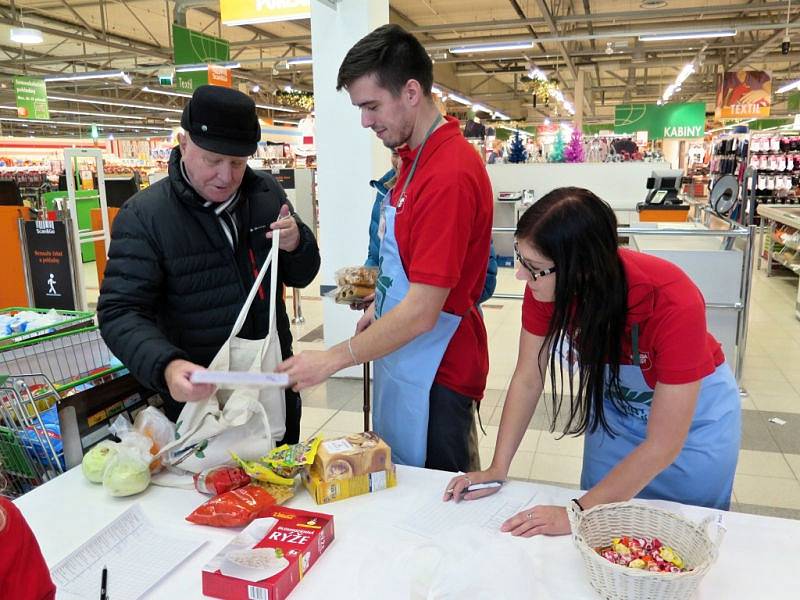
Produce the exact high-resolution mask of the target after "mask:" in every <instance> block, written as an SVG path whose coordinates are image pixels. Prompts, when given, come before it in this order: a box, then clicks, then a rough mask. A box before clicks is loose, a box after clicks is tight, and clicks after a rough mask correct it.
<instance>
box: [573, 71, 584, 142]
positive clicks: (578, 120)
mask: <svg viewBox="0 0 800 600" xmlns="http://www.w3.org/2000/svg"><path fill="white" fill-rule="evenodd" d="M583 82H584V78H583V71H581V70H580V69H578V77H577V78H576V79H575V129H577V130H578V131H580V130H581V128H582V127H583V103H584V96H585V94H584V85H583Z"/></svg>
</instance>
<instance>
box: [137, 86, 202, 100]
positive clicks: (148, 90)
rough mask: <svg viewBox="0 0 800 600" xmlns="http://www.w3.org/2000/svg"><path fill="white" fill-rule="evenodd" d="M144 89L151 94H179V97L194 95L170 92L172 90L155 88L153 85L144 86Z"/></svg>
mask: <svg viewBox="0 0 800 600" xmlns="http://www.w3.org/2000/svg"><path fill="white" fill-rule="evenodd" d="M142 91H143V92H149V93H151V94H162V95H163V96H177V97H178V98H191V97H192V95H191V94H185V93H181V92H170V91H167V90H161V89H154V88H151V87H148V86H144V87H143V88H142Z"/></svg>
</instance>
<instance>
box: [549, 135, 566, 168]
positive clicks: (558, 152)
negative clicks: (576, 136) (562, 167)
mask: <svg viewBox="0 0 800 600" xmlns="http://www.w3.org/2000/svg"><path fill="white" fill-rule="evenodd" d="M549 158H550V162H564V135H563V134H562V133H561V128H560V127H559V128H558V132H557V133H556V139H555V141H554V142H553V150H552V151H551V152H550V157H549Z"/></svg>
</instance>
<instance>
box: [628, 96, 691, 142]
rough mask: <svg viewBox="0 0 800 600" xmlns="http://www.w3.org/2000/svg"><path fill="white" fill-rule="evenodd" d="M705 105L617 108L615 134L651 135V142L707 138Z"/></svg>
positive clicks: (635, 105) (688, 104) (636, 105)
mask: <svg viewBox="0 0 800 600" xmlns="http://www.w3.org/2000/svg"><path fill="white" fill-rule="evenodd" d="M705 127H706V105H705V103H704V102H688V103H686V104H664V105H661V106H659V105H658V104H621V105H619V106H617V107H616V108H615V109H614V133H623V134H631V135H633V134H635V133H637V132H640V131H645V132H647V138H648V139H651V140H658V139H670V138H697V137H703V134H704V132H705Z"/></svg>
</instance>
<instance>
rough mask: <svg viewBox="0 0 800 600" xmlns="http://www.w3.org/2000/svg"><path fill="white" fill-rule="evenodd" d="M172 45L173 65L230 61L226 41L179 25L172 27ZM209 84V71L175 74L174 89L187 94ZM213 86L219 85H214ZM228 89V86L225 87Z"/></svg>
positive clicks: (229, 52) (228, 47) (229, 51)
mask: <svg viewBox="0 0 800 600" xmlns="http://www.w3.org/2000/svg"><path fill="white" fill-rule="evenodd" d="M172 44H173V46H174V54H173V56H174V60H175V65H176V66H180V65H196V64H201V63H210V62H225V61H228V60H230V56H231V48H230V43H229V42H228V41H227V40H223V39H221V38H216V37H213V36H210V35H206V34H204V33H200V32H197V31H192V30H191V29H187V28H186V27H181V26H180V25H175V24H173V25H172ZM207 83H211V82H210V81H209V69H204V70H202V71H194V72H189V73H176V74H175V87H178V88H180V89H182V90H185V91H187V92H191V91H193V90H194V89H195V88H196V87H200V86H201V85H205V84H207ZM214 85H220V84H219V83H215V84H214ZM226 87H230V85H228V86H226Z"/></svg>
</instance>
